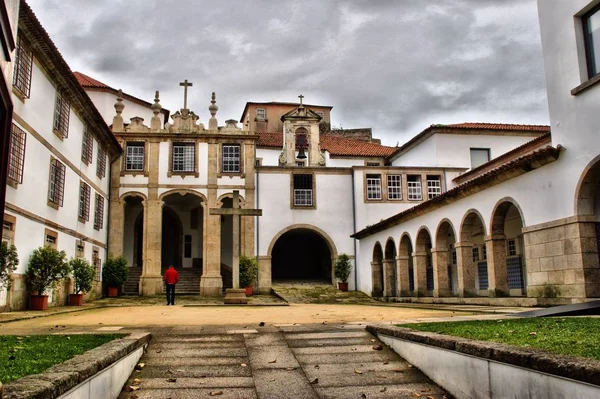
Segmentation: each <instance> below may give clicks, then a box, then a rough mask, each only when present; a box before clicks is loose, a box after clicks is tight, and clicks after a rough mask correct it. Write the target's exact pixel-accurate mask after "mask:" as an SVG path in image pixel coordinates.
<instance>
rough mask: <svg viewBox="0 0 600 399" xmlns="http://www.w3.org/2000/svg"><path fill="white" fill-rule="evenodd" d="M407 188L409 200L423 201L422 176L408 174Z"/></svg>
mask: <svg viewBox="0 0 600 399" xmlns="http://www.w3.org/2000/svg"><path fill="white" fill-rule="evenodd" d="M406 190H407V195H408V200H409V201H421V200H422V199H423V193H422V191H421V176H419V175H408V176H407V177H406Z"/></svg>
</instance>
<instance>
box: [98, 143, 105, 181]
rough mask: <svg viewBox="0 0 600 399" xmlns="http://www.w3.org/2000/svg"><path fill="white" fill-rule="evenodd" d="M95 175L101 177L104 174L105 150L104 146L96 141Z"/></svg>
mask: <svg viewBox="0 0 600 399" xmlns="http://www.w3.org/2000/svg"><path fill="white" fill-rule="evenodd" d="M96 176H98V177H99V178H101V179H102V178H103V177H104V176H106V151H105V150H104V147H102V145H100V143H98V163H97V164H96Z"/></svg>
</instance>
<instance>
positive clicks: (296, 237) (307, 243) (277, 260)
mask: <svg viewBox="0 0 600 399" xmlns="http://www.w3.org/2000/svg"><path fill="white" fill-rule="evenodd" d="M334 256H336V254H335V253H334V252H333V251H332V249H331V248H330V244H329V243H328V241H327V240H326V239H325V238H324V237H323V236H322V235H321V234H319V233H318V232H316V231H315V230H312V229H309V228H294V229H291V230H289V231H286V232H285V233H283V234H281V235H280V236H279V237H278V238H277V240H276V241H275V244H274V245H273V247H272V252H271V278H272V280H273V282H282V281H290V280H296V281H311V282H319V283H327V284H331V283H332V258H333V257H334Z"/></svg>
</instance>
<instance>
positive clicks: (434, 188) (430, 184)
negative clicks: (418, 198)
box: [427, 176, 442, 199]
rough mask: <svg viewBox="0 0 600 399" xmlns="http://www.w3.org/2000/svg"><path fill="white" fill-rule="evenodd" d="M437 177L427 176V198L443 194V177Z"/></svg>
mask: <svg viewBox="0 0 600 399" xmlns="http://www.w3.org/2000/svg"><path fill="white" fill-rule="evenodd" d="M436 177H437V179H430V178H427V199H432V198H435V197H437V196H438V195H441V194H442V178H441V176H436Z"/></svg>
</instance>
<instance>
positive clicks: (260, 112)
mask: <svg viewBox="0 0 600 399" xmlns="http://www.w3.org/2000/svg"><path fill="white" fill-rule="evenodd" d="M256 119H267V110H266V109H264V108H256Z"/></svg>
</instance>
